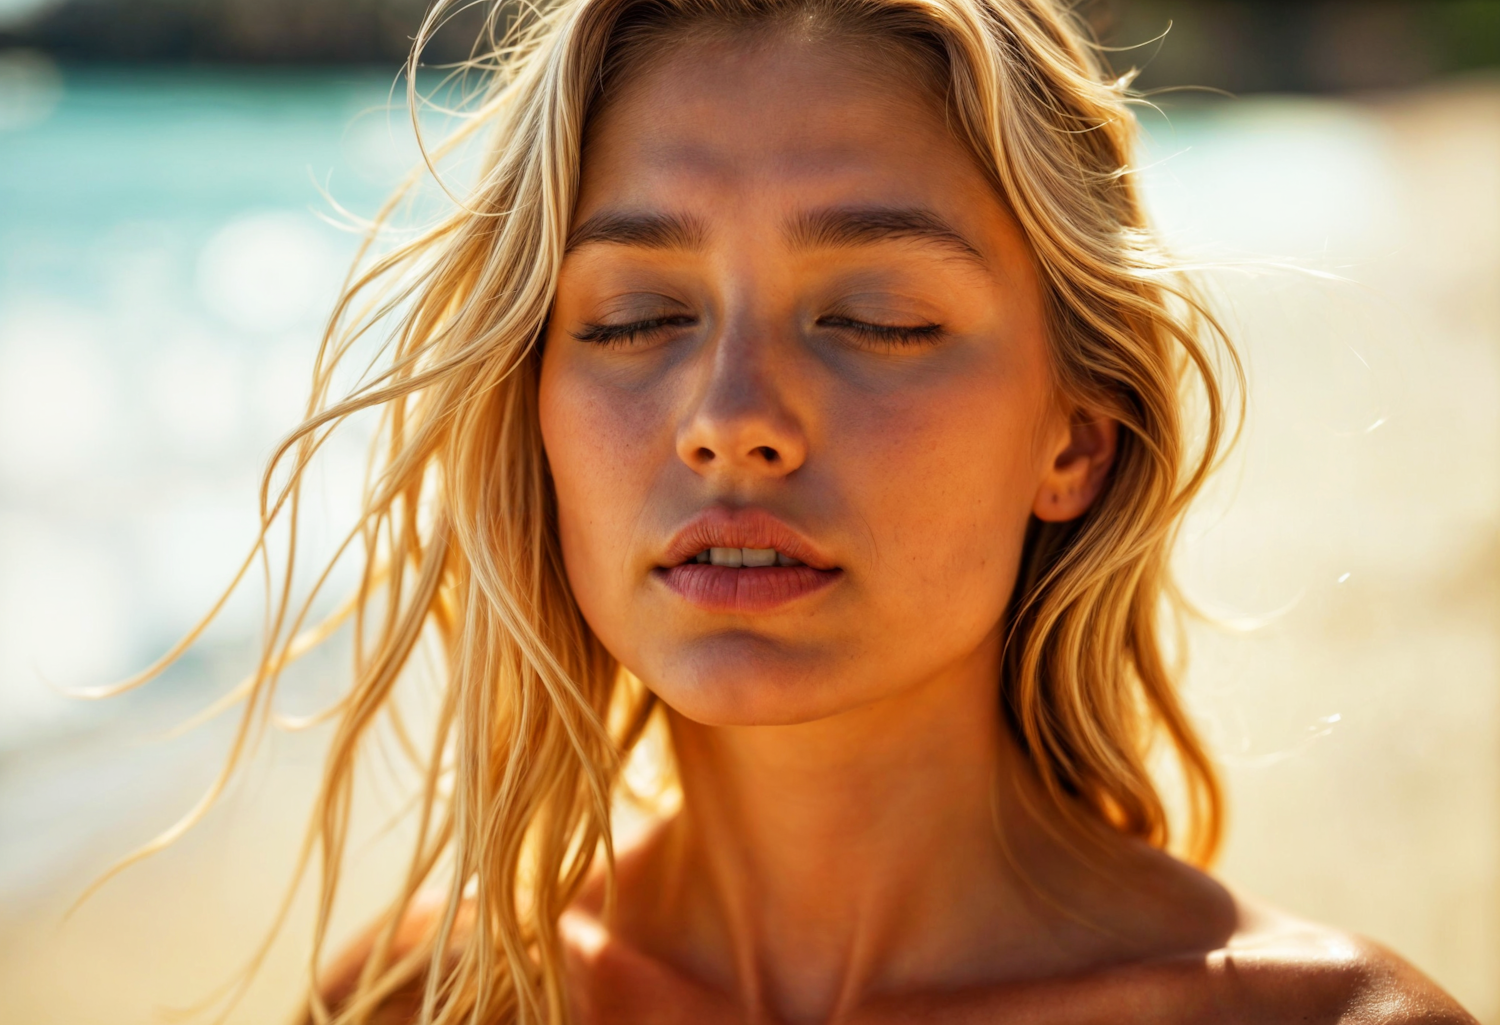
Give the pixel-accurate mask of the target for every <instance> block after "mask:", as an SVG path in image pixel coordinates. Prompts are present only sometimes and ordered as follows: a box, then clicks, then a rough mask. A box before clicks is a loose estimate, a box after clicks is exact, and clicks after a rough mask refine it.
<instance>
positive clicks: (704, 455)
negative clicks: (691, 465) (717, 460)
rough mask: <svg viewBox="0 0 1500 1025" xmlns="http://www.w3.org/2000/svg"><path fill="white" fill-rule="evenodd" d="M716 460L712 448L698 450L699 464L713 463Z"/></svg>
mask: <svg viewBox="0 0 1500 1025" xmlns="http://www.w3.org/2000/svg"><path fill="white" fill-rule="evenodd" d="M713 459H714V450H713V449H711V448H700V449H698V462H700V463H711V462H713Z"/></svg>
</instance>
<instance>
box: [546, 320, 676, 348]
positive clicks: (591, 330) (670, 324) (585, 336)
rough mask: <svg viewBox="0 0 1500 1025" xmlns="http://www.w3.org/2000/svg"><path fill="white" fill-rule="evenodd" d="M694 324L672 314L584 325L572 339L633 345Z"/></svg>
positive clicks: (606, 344) (615, 344)
mask: <svg viewBox="0 0 1500 1025" xmlns="http://www.w3.org/2000/svg"><path fill="white" fill-rule="evenodd" d="M695 323H697V320H696V319H695V318H693V317H689V316H686V315H685V314H673V315H672V316H668V317H650V318H648V319H645V320H633V321H630V322H629V323H625V324H585V325H584V326H583V329H582V330H580V331H575V332H573V337H574V338H576V339H578V340H579V341H580V342H588V343H590V344H593V345H603V346H606V347H608V346H625V345H635V344H638V343H640V342H644V341H649V340H651V339H652V338H653V337H656V336H658V335H661V334H664V333H666V332H668V331H670V330H672V329H673V328H679V327H692V326H693V325H694V324H695Z"/></svg>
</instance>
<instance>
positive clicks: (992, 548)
mask: <svg viewBox="0 0 1500 1025" xmlns="http://www.w3.org/2000/svg"><path fill="white" fill-rule="evenodd" d="M1007 399H1008V396H1007V389H1003V388H999V387H994V386H992V387H989V388H985V387H964V388H953V389H943V390H941V391H936V392H934V393H932V394H929V395H925V396H922V397H921V398H920V400H919V401H912V402H908V403H903V404H902V405H900V406H897V407H895V408H890V409H886V410H884V411H881V414H882V415H880V416H879V420H880V421H883V423H882V422H872V423H871V424H870V425H869V426H868V428H867V429H866V430H867V432H868V433H867V436H868V437H870V438H871V439H873V441H872V444H871V445H869V446H867V447H866V449H865V458H864V460H863V462H864V463H865V466H864V467H863V469H862V470H861V471H860V473H861V476H863V477H864V478H865V481H866V485H867V490H866V494H867V495H868V496H869V507H868V510H867V514H866V515H867V519H868V522H869V523H870V524H871V526H872V528H874V531H875V534H876V538H875V540H876V544H877V548H878V550H879V553H880V562H881V564H882V572H885V573H890V574H892V575H893V576H894V577H896V578H897V579H899V580H900V581H901V582H902V587H901V593H902V595H904V598H903V600H904V601H906V602H909V603H911V604H913V605H915V606H923V607H925V608H927V609H928V610H929V611H930V610H931V609H932V608H934V607H943V606H949V605H953V606H955V607H957V606H962V607H964V608H965V609H968V610H974V611H978V609H977V608H976V606H975V602H979V603H980V604H981V605H983V606H985V607H986V608H987V607H988V606H990V605H993V604H995V602H997V601H998V602H1000V603H1003V601H1004V594H1005V593H1008V588H1009V585H1010V576H1011V575H1012V574H1013V571H1014V564H1015V559H1016V557H1017V556H1018V554H1019V551H1020V544H1021V539H1022V536H1023V534H1024V531H1025V527H1026V521H1027V515H1028V511H1029V509H1030V507H1031V502H1032V497H1033V494H1034V492H1035V489H1036V485H1037V481H1036V479H1035V476H1036V475H1035V471H1034V469H1033V467H1032V465H1031V463H1032V459H1031V451H1030V446H1031V438H1032V427H1031V423H1030V419H1029V415H1028V413H1027V412H1026V409H1027V407H1029V406H1030V405H1031V403H1029V402H1025V401H1022V400H1021V399H1024V397H1019V398H1018V399H1017V400H1016V401H1007ZM934 602H936V603H937V605H936V606H934V605H933V603H934Z"/></svg>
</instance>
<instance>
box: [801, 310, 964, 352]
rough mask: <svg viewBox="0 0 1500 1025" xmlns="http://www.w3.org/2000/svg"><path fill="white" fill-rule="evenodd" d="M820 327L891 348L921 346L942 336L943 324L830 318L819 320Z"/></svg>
mask: <svg viewBox="0 0 1500 1025" xmlns="http://www.w3.org/2000/svg"><path fill="white" fill-rule="evenodd" d="M818 326H819V327H829V328H833V329H834V330H837V331H843V332H846V333H848V334H851V335H854V336H855V337H856V338H857V339H859V340H860V341H864V342H875V343H877V344H884V345H889V346H893V347H895V346H907V345H921V344H923V343H925V342H932V341H936V340H937V339H938V338H940V337H941V336H942V333H943V325H941V324H932V323H927V324H875V323H872V322H870V321H867V320H856V319H855V318H853V317H842V316H828V317H820V318H819V319H818Z"/></svg>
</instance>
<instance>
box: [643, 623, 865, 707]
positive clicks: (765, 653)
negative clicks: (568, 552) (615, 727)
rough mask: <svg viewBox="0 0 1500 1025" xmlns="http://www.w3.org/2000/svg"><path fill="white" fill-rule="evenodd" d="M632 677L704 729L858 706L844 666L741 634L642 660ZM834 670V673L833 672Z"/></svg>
mask: <svg viewBox="0 0 1500 1025" xmlns="http://www.w3.org/2000/svg"><path fill="white" fill-rule="evenodd" d="M646 661H647V662H650V663H653V664H651V665H648V666H643V667H642V668H641V669H640V670H636V669H634V668H632V672H635V674H636V675H637V676H638V677H640V679H641V680H642V681H643V682H644V683H645V684H646V686H647V687H649V688H650V689H651V691H652V693H654V694H655V695H656V696H657V697H658V698H660V699H661V700H662V702H664V703H665V704H666V705H667V707H669V708H670V709H672V711H674V712H676V713H677V714H678V715H681V716H683V717H684V718H686V719H690V720H692V721H693V722H696V723H699V724H701V725H704V726H791V725H796V724H798V723H805V722H813V721H816V720H818V719H824V718H827V717H828V716H831V715H837V714H838V713H839V712H842V711H845V710H847V709H849V708H853V707H857V706H859V705H861V704H864V703H865V702H864V701H862V700H860V696H858V695H854V694H851V693H848V692H849V691H850V690H851V689H852V686H844V685H843V684H846V683H848V684H852V681H845V680H842V679H841V677H842V676H843V675H844V672H842V671H841V670H845V671H846V670H847V668H848V666H847V662H845V663H844V664H843V665H840V662H841V661H842V660H838V659H834V658H832V657H831V656H830V653H825V652H821V651H817V650H808V649H807V648H803V647H793V646H790V645H788V644H786V643H785V642H783V641H774V640H770V639H767V638H765V637H763V636H759V635H756V634H752V633H748V632H739V631H727V632H724V633H718V634H713V635H711V636H708V637H704V638H700V639H697V640H694V641H690V642H687V643H684V644H680V645H674V646H673V650H672V651H671V652H670V653H662V656H661V657H658V658H648V659H647V660H646ZM835 667H837V668H835Z"/></svg>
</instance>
